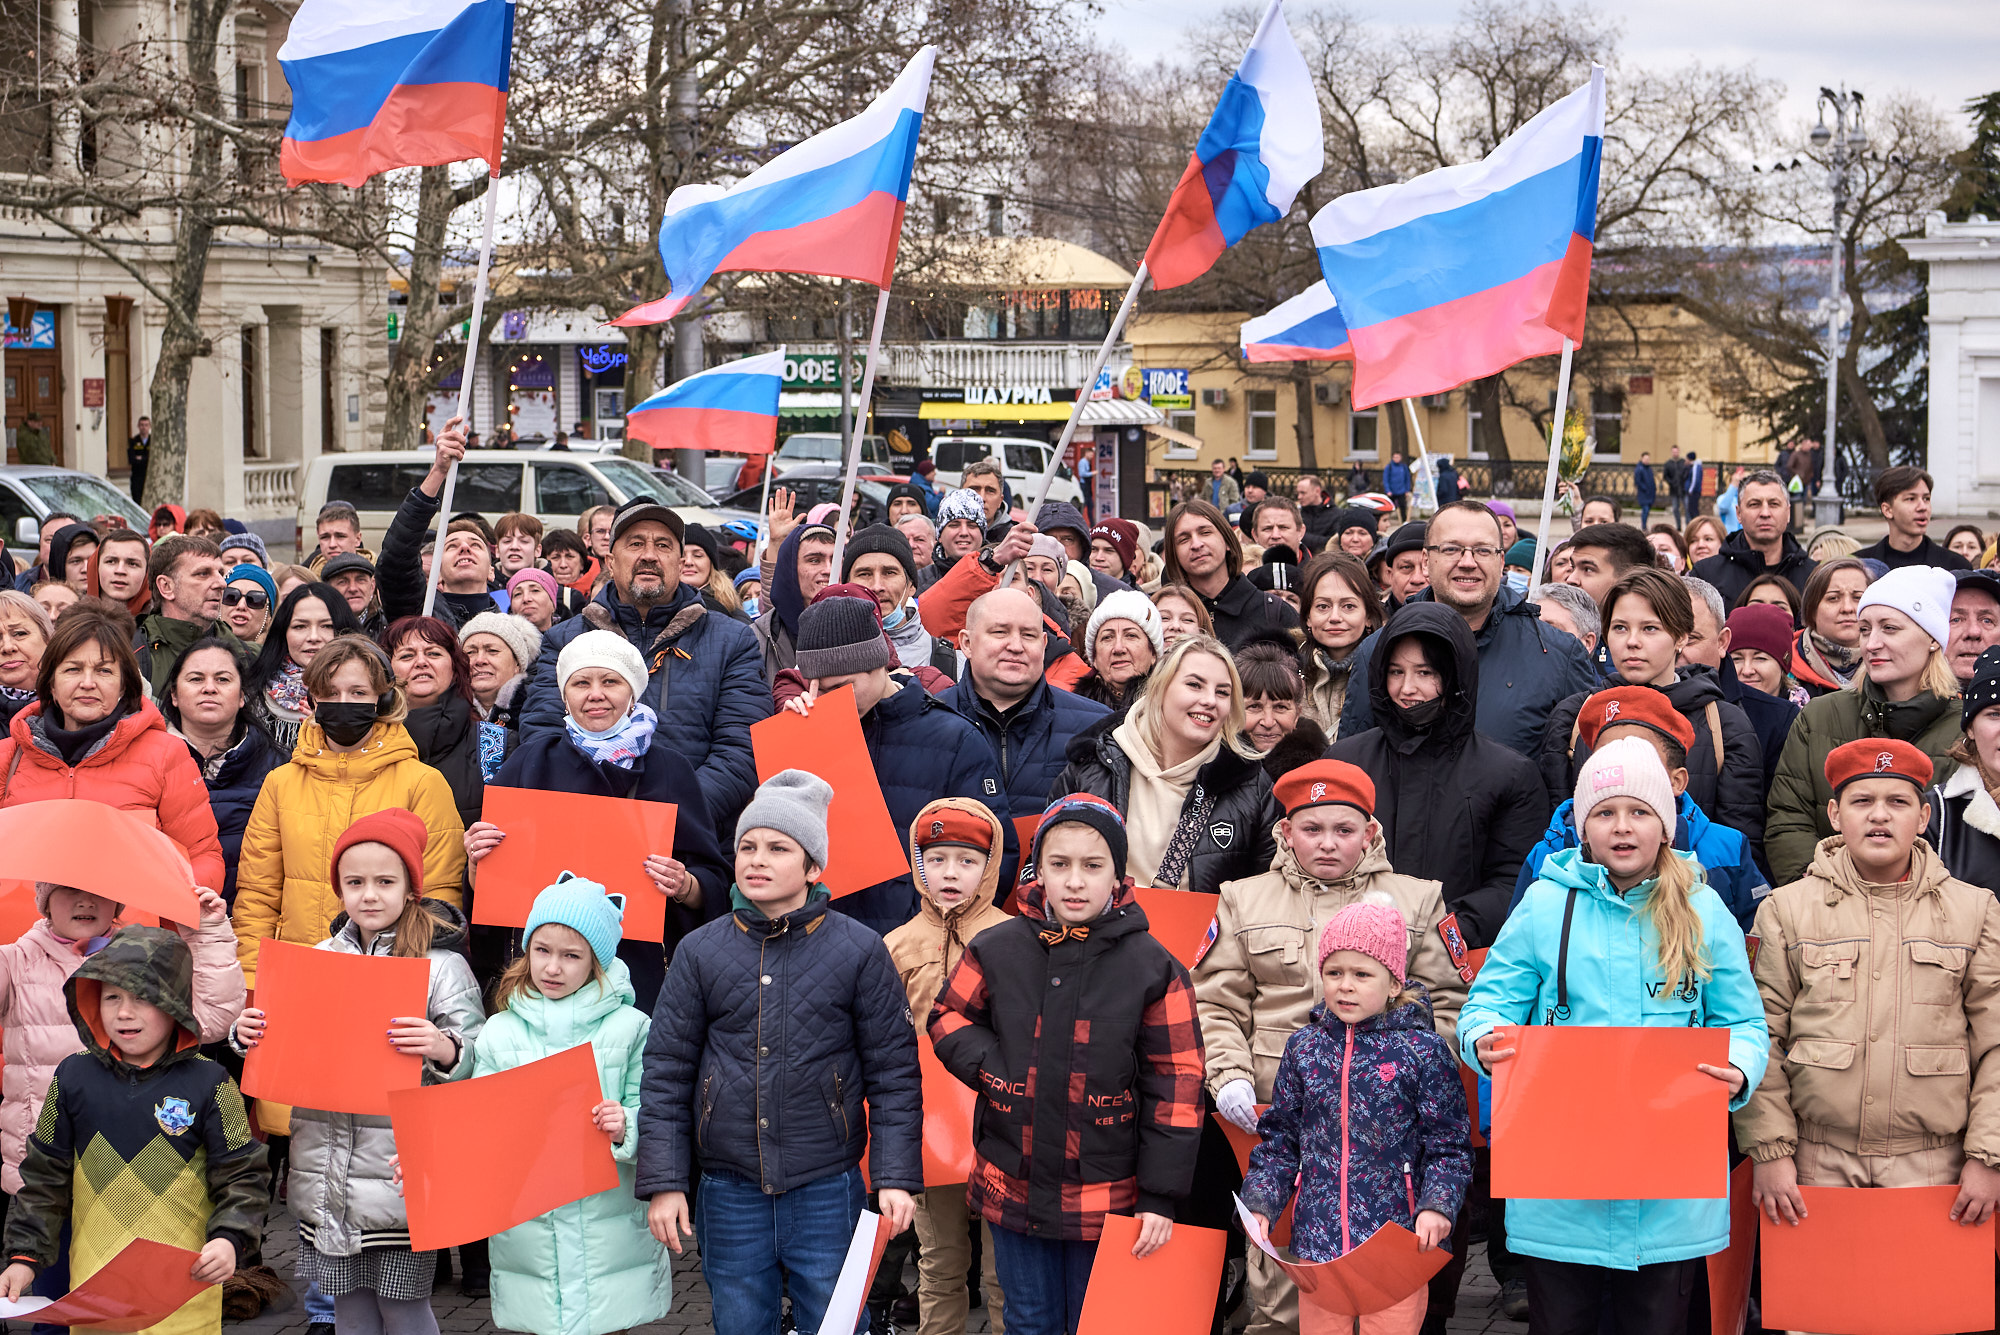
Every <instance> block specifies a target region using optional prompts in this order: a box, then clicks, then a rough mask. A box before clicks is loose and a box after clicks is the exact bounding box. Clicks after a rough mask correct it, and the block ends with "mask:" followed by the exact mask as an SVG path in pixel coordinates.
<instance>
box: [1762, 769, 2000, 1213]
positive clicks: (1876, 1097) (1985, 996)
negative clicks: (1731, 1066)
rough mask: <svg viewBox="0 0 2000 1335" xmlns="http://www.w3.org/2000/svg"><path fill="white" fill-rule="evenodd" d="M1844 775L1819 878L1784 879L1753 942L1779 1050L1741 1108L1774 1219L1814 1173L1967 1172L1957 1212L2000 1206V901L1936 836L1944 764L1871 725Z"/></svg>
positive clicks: (1914, 1178) (1919, 1180)
mask: <svg viewBox="0 0 2000 1335" xmlns="http://www.w3.org/2000/svg"><path fill="white" fill-rule="evenodd" d="M1826 777H1827V781H1828V783H1829V784H1831V785H1832V788H1833V794H1834V795H1833V800H1832V801H1830V802H1829V803H1828V804H1827V817H1828V820H1829V821H1830V822H1831V823H1832V825H1833V828H1834V831H1835V833H1834V834H1833V836H1832V837H1830V838H1827V839H1824V840H1821V841H1820V844H1819V847H1818V849H1817V851H1816V852H1815V853H1814V855H1813V860H1812V864H1811V866H1810V867H1808V868H1807V870H1806V874H1805V875H1804V876H1803V877H1801V878H1800V879H1798V880H1796V881H1794V882H1792V883H1791V884H1790V885H1786V886H1781V887H1779V888H1778V889H1777V890H1775V891H1773V892H1772V894H1771V896H1770V897H1769V898H1768V899H1766V900H1765V901H1764V903H1763V906H1762V907H1761V908H1759V909H1758V911H1757V925H1756V934H1755V935H1754V936H1753V937H1752V938H1751V940H1752V942H1753V943H1754V944H1753V946H1752V950H1753V954H1752V962H1753V964H1754V967H1755V972H1756V977H1757V988H1758V991H1760V992H1761V993H1762V994H1763V997H1764V1016H1765V1019H1766V1021H1767V1022H1768V1023H1769V1025H1770V1029H1771V1063H1770V1066H1769V1067H1768V1068H1767V1069H1766V1070H1765V1073H1764V1078H1763V1081H1762V1082H1761V1083H1760V1084H1759V1085H1758V1086H1757V1092H1756V1093H1755V1094H1754V1095H1753V1096H1752V1097H1751V1099H1750V1102H1749V1103H1747V1104H1745V1105H1744V1107H1743V1108H1742V1109H1741V1110H1740V1111H1738V1112H1737V1113H1736V1117H1735V1126H1736V1139H1737V1142H1738V1143H1739V1144H1740V1145H1741V1146H1742V1147H1743V1149H1744V1151H1745V1152H1746V1153H1748V1154H1749V1155H1750V1157H1751V1159H1752V1160H1754V1161H1755V1167H1754V1168H1753V1169H1752V1170H1751V1171H1752V1173H1753V1175H1754V1176H1753V1183H1754V1185H1753V1189H1752V1191H1753V1198H1754V1199H1755V1201H1756V1203H1757V1207H1758V1208H1759V1209H1761V1210H1762V1211H1763V1212H1764V1213H1765V1215H1766V1216H1767V1217H1768V1218H1769V1219H1770V1220H1771V1221H1772V1222H1773V1223H1777V1222H1780V1221H1782V1222H1785V1223H1791V1224H1796V1223H1798V1222H1799V1218H1800V1216H1802V1215H1803V1214H1804V1213H1805V1203H1804V1200H1803V1198H1802V1197H1801V1196H1800V1194H1799V1190H1798V1189H1799V1187H1800V1186H1819V1187H1917V1186H1944V1185H1949V1184H1951V1183H1954V1182H1955V1183H1957V1184H1958V1185H1959V1193H1958V1196H1957V1198H1956V1199H1955V1201H1954V1202H1953V1204H1952V1208H1951V1217H1952V1218H1953V1219H1955V1220H1958V1221H1959V1222H1961V1223H1963V1224H1968V1225H1977V1224H1981V1223H1984V1222H1985V1221H1986V1219H1987V1218H1988V1217H1989V1216H1990V1215H1991V1214H1992V1213H1993V1210H1994V1206H1995V1204H1996V1202H2000V1060H1989V1057H1990V1056H1991V1055H1992V1053H1993V1051H1994V1049H1995V1047H1996V1045H2000V901H1996V900H1995V899H1994V897H1993V892H1992V891H1990V890H1985V889H1982V888H1980V887H1979V886H1976V885H1968V884H1966V883H1965V882H1964V881H1960V880H1955V879H1953V878H1952V877H1951V876H1950V875H1949V874H1948V873H1947V872H1946V871H1945V868H1944V865H1943V864H1942V863H1941V862H1939V861H1938V857H1937V854H1936V853H1935V852H1933V851H1932V850H1931V846H1930V845H1929V844H1928V843H1926V842H1925V841H1924V840H1923V839H1921V838H1919V837H1918V834H1919V832H1920V831H1922V830H1923V829H1924V827H1925V825H1926V824H1927V823H1928V822H1929V820H1930V808H1929V806H1928V805H1927V804H1926V803H1925V801H1924V791H1925V789H1926V788H1927V787H1928V786H1929V784H1930V781H1931V762H1930V761H1929V760H1928V759H1927V758H1926V757H1925V755H1924V753H1923V752H1921V751H1919V750H1918V749H1917V748H1916V747H1914V746H1911V745H1910V744H1909V743H1907V742H1900V741H1883V740H1879V739H1875V738H1864V739H1863V740H1861V741H1856V742H1849V743H1847V744H1846V745H1845V746H1842V747H1839V748H1837V749H1836V750H1834V751H1833V752H1832V753H1831V754H1830V755H1828V756H1827V758H1826Z"/></svg>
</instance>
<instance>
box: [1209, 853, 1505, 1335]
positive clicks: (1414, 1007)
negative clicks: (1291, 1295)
mask: <svg viewBox="0 0 2000 1335" xmlns="http://www.w3.org/2000/svg"><path fill="white" fill-rule="evenodd" d="M1409 931H1410V927H1409V923H1408V922H1406V921H1405V920H1404V918H1403V915H1402V914H1401V913H1400V912H1398V911H1397V909H1396V906H1395V904H1394V903H1393V902H1392V901H1391V900H1390V899H1389V897H1388V895H1387V894H1386V893H1384V892H1382V891H1379V890H1371V891H1367V892H1366V893H1365V896H1364V898H1363V899H1362V900H1361V901H1359V902H1357V903H1353V904H1349V905H1348V906H1347V907H1346V908H1343V909H1341V910H1340V911H1339V912H1338V913H1335V914H1334V915H1333V918H1332V920H1331V921H1329V922H1328V923H1327V925H1326V930H1325V931H1323V932H1321V933H1320V938H1319V972H1320V977H1321V979H1322V980H1323V981H1324V997H1325V999H1324V1000H1322V1001H1321V1002H1319V1003H1318V1004H1317V1005H1315V1006H1314V1007H1313V1008H1312V1018H1311V1020H1310V1022H1309V1023H1308V1024H1307V1025H1306V1026H1305V1027H1304V1028H1303V1029H1300V1030H1298V1031H1297V1032H1296V1033H1294V1034H1293V1035H1292V1036H1291V1038H1289V1039H1288V1040H1286V1042H1285V1055H1284V1057H1283V1058H1282V1059H1280V1061H1279V1062H1278V1074H1277V1079H1276V1080H1275V1081H1273V1083H1272V1089H1271V1106H1270V1108H1269V1109H1268V1110H1266V1111H1265V1113H1264V1116H1263V1118H1262V1119H1261V1120H1260V1121H1259V1122H1258V1125H1257V1130H1258V1133H1259V1134H1260V1135H1261V1136H1262V1137H1263V1140H1262V1141H1261V1142H1260V1143H1259V1144H1258V1145H1257V1146H1256V1147H1255V1148H1254V1149H1252V1150H1251V1151H1250V1172H1249V1174H1248V1175H1247V1176H1246V1177H1245V1178H1244V1179H1243V1203H1244V1204H1245V1205H1246V1206H1247V1207H1248V1208H1249V1209H1250V1211H1251V1219H1252V1220H1253V1221H1254V1222H1255V1224H1256V1226H1257V1229H1258V1232H1259V1233H1260V1234H1262V1238H1261V1240H1262V1241H1266V1242H1268V1241H1269V1240H1270V1232H1271V1225H1272V1224H1273V1223H1275V1222H1276V1221H1277V1219H1278V1216H1279V1215H1281V1214H1283V1213H1284V1212H1285V1206H1286V1204H1287V1203H1288V1202H1290V1201H1291V1199H1292V1193H1293V1190H1294V1187H1295V1186H1296V1189H1297V1192H1298V1203H1297V1205H1296V1206H1294V1208H1293V1211H1292V1243H1291V1247H1292V1252H1293V1253H1294V1254H1295V1255H1296V1256H1297V1257H1298V1258H1299V1259H1300V1260H1302V1261H1331V1260H1333V1259H1334V1258H1336V1257H1340V1256H1345V1255H1346V1254H1347V1253H1348V1252H1350V1251H1353V1250H1354V1249H1355V1248H1356V1247H1359V1246H1360V1245H1361V1244H1362V1243H1364V1242H1366V1241H1368V1239H1369V1238H1371V1237H1373V1236H1375V1233H1376V1231H1377V1230H1379V1229H1380V1228H1381V1227H1382V1226H1383V1225H1384V1224H1390V1223H1394V1224H1401V1225H1403V1226H1405V1227H1407V1228H1409V1229H1410V1230H1411V1231H1412V1232H1414V1233H1415V1234H1416V1235H1417V1239H1418V1241H1419V1243H1420V1244H1421V1245H1422V1247H1423V1250H1425V1251H1431V1250H1433V1249H1434V1248H1437V1247H1440V1246H1443V1245H1444V1244H1446V1243H1447V1242H1449V1241H1450V1239H1451V1229H1452V1222H1453V1221H1454V1220H1456V1219H1457V1218H1458V1211H1459V1206H1460V1205H1462V1204H1463V1203H1464V1201H1465V1190H1466V1188H1467V1187H1468V1186H1470V1185H1471V1183H1472V1125H1471V1122H1470V1121H1469V1120H1468V1119H1467V1117H1466V1111H1465V1086H1464V1085H1463V1084H1462V1083H1461V1082H1460V1080H1459V1076H1458V1058H1457V1057H1456V1056H1454V1055H1453V1053H1452V1050H1451V1045H1450V1044H1448V1043H1446V1042H1445V1041H1444V1039H1443V1038H1441V1037H1439V1036H1438V1033H1437V1030H1436V1029H1435V1028H1433V1024H1434V1021H1433V1020H1432V1018H1431V1005H1430V994H1429V993H1428V992H1427V991H1426V990H1425V988H1424V986H1423V984H1421V983H1415V984H1412V983H1410V982H1409V981H1408V980H1407V978H1406V975H1405V970H1406V968H1407V967H1408V963H1409V953H1410V942H1409ZM1429 1297H1430V1294H1429V1290H1428V1288H1427V1287H1426V1288H1419V1289H1418V1290H1417V1291H1416V1292H1414V1293H1412V1294H1410V1295H1409V1296H1408V1297H1407V1298H1405V1299H1403V1301H1401V1302H1400V1303H1397V1304H1396V1305H1395V1306H1393V1307H1390V1308H1388V1309H1387V1310H1385V1311H1381V1312H1376V1313H1373V1314H1371V1315H1369V1316H1364V1317H1362V1318H1361V1330H1362V1335H1416V1332H1417V1331H1418V1329H1419V1328H1420V1327H1421V1326H1422V1325H1423V1320H1424V1309H1425V1307H1426V1306H1428V1303H1429ZM1295 1319H1296V1318H1295Z"/></svg>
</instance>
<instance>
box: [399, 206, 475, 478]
mask: <svg viewBox="0 0 2000 1335" xmlns="http://www.w3.org/2000/svg"><path fill="white" fill-rule="evenodd" d="M456 202H457V201H456V195H455V192H454V191H453V190H452V188H451V175H450V170H449V169H448V168H445V167H426V168H424V169H423V173H422V176H421V177H420V179H419V183H418V186H417V222H416V229H415V236H414V242H415V244H414V245H413V246H412V248H411V251H410V270H409V282H410V302H409V305H408V306H406V307H404V309H403V336H402V338H401V339H399V340H397V343H396V347H395V351H394V352H393V353H391V355H390V358H389V411H388V413H387V415H386V417H385V419H384V421H383V423H382V448H383V449H385V450H407V449H410V448H412V447H413V446H415V445H416V443H417V439H418V434H419V429H420V428H421V427H422V426H423V421H424V409H425V407H426V405H427V402H428V400H429V398H430V388H431V375H430V370H431V361H432V359H433V354H434V353H435V352H436V350H437V339H438V335H440V334H442V333H443V332H444V331H445V329H447V328H449V327H450V323H451V322H450V321H448V320H446V319H444V318H443V317H442V315H441V312H440V307H439V305H438V282H439V279H440V278H442V277H443V274H444V241H445V230H446V228H447V227H448V226H449V225H450V223H451V213H452V208H453V206H454V204H455V203H456ZM454 309H455V308H454Z"/></svg>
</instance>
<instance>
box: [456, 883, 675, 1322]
mask: <svg viewBox="0 0 2000 1335" xmlns="http://www.w3.org/2000/svg"><path fill="white" fill-rule="evenodd" d="M624 916H625V897H624V896H623V895H609V894H606V893H605V891H604V887H603V886H601V885H599V884H597V883H596V882H595V881H586V880H584V879H582V878H581V877H577V876H572V875H570V874H569V873H568V872H564V873H563V874H562V875H561V876H560V877H559V878H557V880H556V883H555V884H554V885H552V886H550V887H549V888H548V889H546V890H544V891H542V893H541V894H539V895H537V896H535V906H534V908H533V909H531V910H530V911H529V914H528V925H527V926H526V927H525V928H524V929H523V931H522V937H523V941H524V943H525V951H526V953H524V954H523V955H522V956H521V957H520V958H519V959H516V960H515V961H514V962H513V963H512V964H510V965H508V966H507V971H506V972H505V973H503V974H501V975H500V981H499V983H498V984H497V985H496V986H495V989H494V993H493V1004H494V1006H495V1008H496V1009H495V1012H494V1015H493V1018H492V1019H490V1020H488V1021H487V1022H486V1027H485V1028H484V1029H482V1030H480V1032H479V1049H478V1056H477V1058H476V1059H475V1062H474V1066H473V1071H472V1074H473V1076H474V1078H477V1077H479V1076H482V1075H492V1074H494V1073H496V1072H499V1071H511V1070H513V1069H514V1068H515V1067H517V1066H526V1065H527V1064H528V1063H529V1062H535V1061H540V1060H541V1059H542V1058H544V1057H552V1056H554V1055H555V1054H556V1053H558V1052H564V1051H567V1050H568V1049H570V1048H573V1047H575V1046H576V1045H577V1044H579V1043H589V1044H590V1046H591V1051H592V1053H593V1055H594V1056H595V1057H596V1058H597V1078H598V1081H599V1084H600V1087H601V1089H602V1091H603V1100H602V1101H601V1102H600V1103H599V1104H598V1105H597V1106H596V1107H595V1108H593V1109H592V1110H591V1122H592V1125H594V1126H595V1127H596V1128H597V1129H598V1130H599V1131H602V1132H604V1133H605V1134H606V1135H608V1136H610V1137H611V1147H612V1149H611V1153H612V1157H613V1158H614V1159H616V1160H617V1162H618V1183H619V1184H618V1186H617V1187H614V1188H612V1189H611V1190H609V1191H601V1192H598V1193H597V1194H596V1195H593V1196H586V1197H584V1198H583V1199H582V1200H579V1201H572V1202H570V1203H569V1204H568V1205H564V1206H561V1207H559V1208H557V1209H554V1210H551V1211H549V1212H548V1213H547V1214H545V1215H542V1216H541V1217H540V1218H537V1219H532V1220H530V1221H529V1222H527V1223H525V1224H520V1225H517V1226H516V1227H514V1228H510V1229H508V1230H506V1231H505V1232H503V1233H498V1234H496V1235H494V1237H493V1239H492V1242H491V1256H492V1261H493V1324H495V1325H496V1326H499V1327H500V1328H501V1329H503V1330H524V1331H530V1332H532V1335H605V1332H607V1331H614V1330H624V1329H626V1328H627V1327H629V1326H637V1325H643V1324H644V1323H646V1322H648V1321H658V1320H659V1319H660V1318H661V1317H663V1316H665V1315H666V1314H667V1308H668V1305H669V1299H670V1296H671V1294H672V1292H673V1270H672V1266H671V1264H670V1262H669V1259H668V1256H667V1250H666V1248H664V1247H662V1246H661V1245H660V1244H659V1243H658V1242H656V1241H655V1240H654V1238H653V1236H652V1234H650V1233H648V1232H647V1231H646V1205H645V1202H643V1201H641V1200H640V1199H639V1198H638V1197H637V1196H636V1195H634V1194H633V1191H632V1184H633V1164H634V1162H635V1161H636V1159H637V1147H638V1143H639V1136H638V1117H639V1082H640V1075H641V1069H642V1066H643V1058H644V1056H645V1051H646V1015H645V1012H644V1011H641V1010H638V1009H637V1008H635V1007H634V1006H633V1005H632V975H631V971H630V970H629V969H628V968H627V967H626V965H625V961H623V960H621V959H619V958H618V941H619V929H620V926H621V925H622V923H623V921H624Z"/></svg>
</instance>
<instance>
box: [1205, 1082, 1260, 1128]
mask: <svg viewBox="0 0 2000 1335" xmlns="http://www.w3.org/2000/svg"><path fill="white" fill-rule="evenodd" d="M1215 1110H1216V1111H1217V1112H1219V1113H1221V1114H1222V1115H1223V1116H1224V1117H1226V1118H1228V1119H1229V1120H1230V1121H1232V1122H1234V1123H1235V1124H1236V1125H1238V1126H1240V1127H1242V1128H1243V1129H1244V1130H1245V1131H1248V1132H1249V1133H1250V1134H1251V1135H1253V1136H1254V1135H1256V1134H1257V1087H1256V1086H1255V1085H1253V1084H1251V1083H1250V1082H1249V1081H1248V1080H1232V1081H1230V1082H1229V1083H1228V1084H1226V1085H1224V1086H1223V1087H1222V1091H1221V1092H1220V1093H1218V1094H1217V1095H1216V1096H1215Z"/></svg>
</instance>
